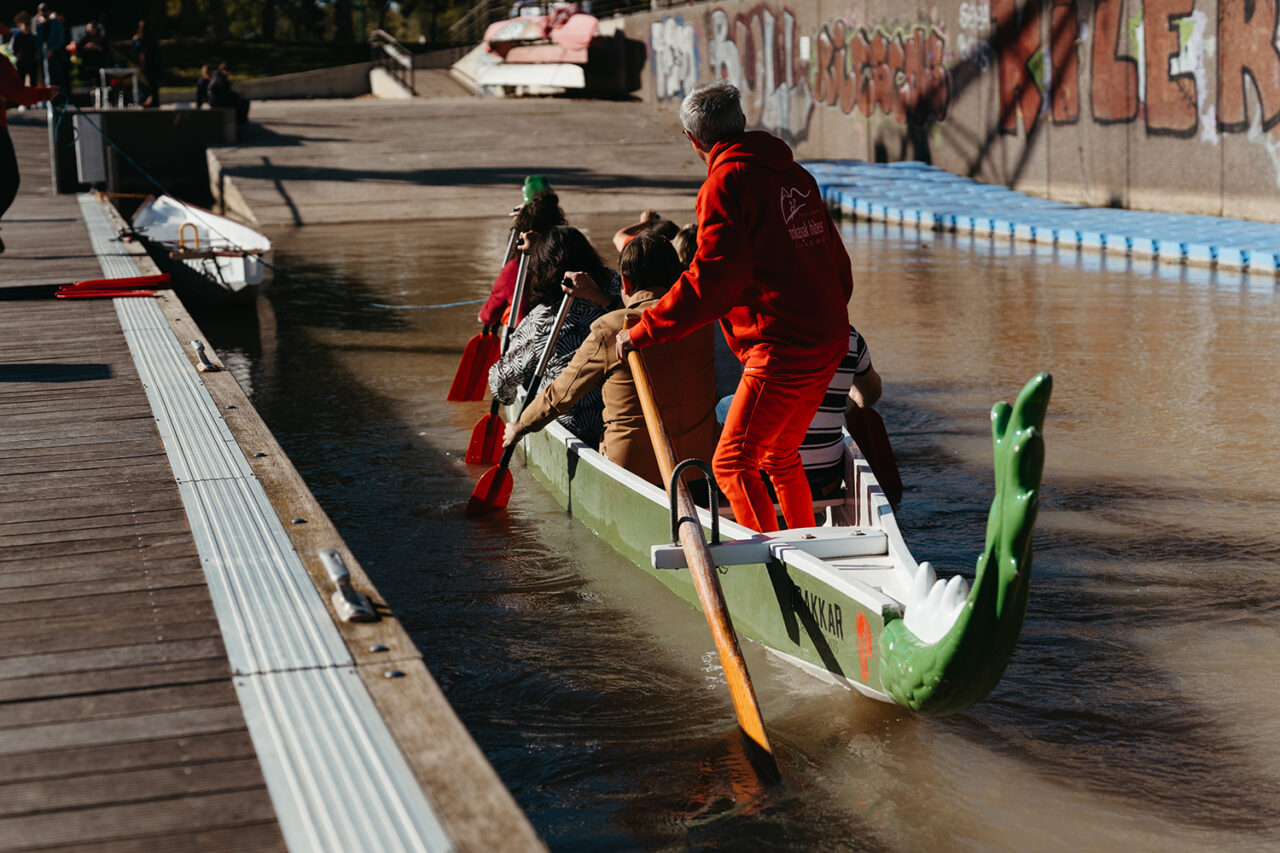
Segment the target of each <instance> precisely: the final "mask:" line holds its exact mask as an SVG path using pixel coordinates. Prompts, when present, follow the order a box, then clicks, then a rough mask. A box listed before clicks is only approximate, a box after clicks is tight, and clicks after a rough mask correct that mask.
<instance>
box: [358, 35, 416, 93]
mask: <svg viewBox="0 0 1280 853" xmlns="http://www.w3.org/2000/svg"><path fill="white" fill-rule="evenodd" d="M369 49H370V50H371V51H372V53H373V64H374V65H376V66H377V67H378V68H381V69H383V70H384V71H386V72H387V73H388V74H390V75H391V76H392V77H393V78H394V79H395V80H396V82H398V83H399V84H400V85H401V86H404V87H405V88H406V89H408V90H409V91H410V92H412V93H413V94H414V95H415V96H416V95H417V94H418V90H417V89H415V88H414V85H413V83H414V78H413V71H414V69H413V54H412V53H410V52H409V51H408V50H406V49H405V46H404V45H402V44H400V42H398V41H396V38H395V36H393V35H391V33H388V32H387V31H385V30H374V31H373V32H371V33H369Z"/></svg>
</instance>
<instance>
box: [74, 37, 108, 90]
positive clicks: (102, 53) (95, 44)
mask: <svg viewBox="0 0 1280 853" xmlns="http://www.w3.org/2000/svg"><path fill="white" fill-rule="evenodd" d="M76 56H77V57H78V58H79V60H80V82H81V83H83V84H85V85H86V86H88V87H90V88H93V87H94V86H97V85H98V83H99V79H100V77H99V74H98V72H99V71H100V70H101V69H102V68H104V67H106V66H107V65H108V64H109V63H108V62H107V58H108V54H107V37H106V36H105V35H103V32H102V27H100V26H98V23H97V22H96V21H90V22H89V23H88V24H86V25H85V28H84V35H82V36H80V38H79V39H78V40H77V41H76Z"/></svg>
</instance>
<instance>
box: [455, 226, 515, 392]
mask: <svg viewBox="0 0 1280 853" xmlns="http://www.w3.org/2000/svg"><path fill="white" fill-rule="evenodd" d="M515 241H516V229H515V226H514V225H513V226H511V236H510V237H508V238H507V250H506V251H505V252H504V253H503V255H502V266H506V265H507V259H508V258H510V257H511V247H512V246H514V245H515ZM499 269H501V267H499ZM497 331H498V324H497V323H494V324H492V325H488V324H486V325H485V326H484V328H483V329H481V331H480V334H478V335H473V336H472V338H471V340H469V341H467V345H466V347H464V348H463V350H462V359H461V360H460V361H459V362H458V369H457V370H456V371H455V372H454V374H453V384H451V385H450V386H449V394H448V396H447V397H446V398H445V399H447V400H450V401H453V402H467V401H472V400H483V399H484V392H485V386H486V384H487V382H486V379H487V378H488V375H489V368H490V367H493V363H494V362H495V361H497V360H498V356H499V352H498V341H497V339H496V337H494V336H495V335H496V334H497Z"/></svg>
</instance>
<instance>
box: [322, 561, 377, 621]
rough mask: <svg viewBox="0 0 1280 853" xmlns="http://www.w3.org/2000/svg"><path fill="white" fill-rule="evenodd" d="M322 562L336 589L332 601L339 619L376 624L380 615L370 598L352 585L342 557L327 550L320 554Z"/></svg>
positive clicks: (349, 572)
mask: <svg viewBox="0 0 1280 853" xmlns="http://www.w3.org/2000/svg"><path fill="white" fill-rule="evenodd" d="M320 562H322V563H324V568H325V571H326V572H328V573H329V580H331V581H333V585H334V587H335V588H336V589H335V590H334V593H333V597H332V598H331V599H330V601H332V602H333V609H334V610H336V611H337V612H338V618H339V619H341V620H342V621H343V622H376V621H377V620H378V614H377V613H376V612H375V611H374V609H373V605H372V604H370V603H369V599H368V597H367V596H365V595H363V594H362V593H359V592H357V591H356V589H355V587H353V586H352V585H351V570H350V569H348V568H347V565H346V563H344V562H342V557H341V555H339V554H338V552H337V551H335V550H334V549H332V548H326V549H325V550H323V551H321V552H320Z"/></svg>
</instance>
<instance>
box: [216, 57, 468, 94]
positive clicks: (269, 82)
mask: <svg viewBox="0 0 1280 853" xmlns="http://www.w3.org/2000/svg"><path fill="white" fill-rule="evenodd" d="M466 51H467V49H466V48H456V47H455V48H449V49H447V50H435V51H431V52H429V53H419V54H415V55H414V57H413V67H414V68H448V67H449V66H450V65H452V64H453V63H454V62H456V61H457V60H458V58H459V57H461V56H462V55H463V54H465V53H466ZM373 67H374V64H373V63H372V62H357V63H355V64H353V65H339V66H337V67H335V68H317V69H315V70H314V71H299V72H296V73H294V74H280V75H278V76H276V77H260V78H258V79H257V80H241V81H234V82H233V85H234V86H235V89H236V91H237V92H239V93H240V94H242V95H244V96H245V97H246V98H253V99H254V100H256V101H283V100H293V99H296V98H358V97H360V96H361V95H368V94H371V93H372V86H371V84H370V82H369V72H370V70H371V69H372V68H373Z"/></svg>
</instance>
